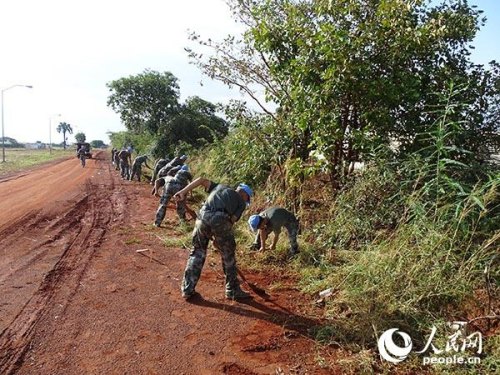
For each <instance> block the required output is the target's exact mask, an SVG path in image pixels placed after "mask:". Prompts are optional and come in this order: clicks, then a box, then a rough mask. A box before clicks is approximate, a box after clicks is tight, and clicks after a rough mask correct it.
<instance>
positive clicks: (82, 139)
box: [75, 132, 87, 143]
mask: <svg viewBox="0 0 500 375" xmlns="http://www.w3.org/2000/svg"><path fill="white" fill-rule="evenodd" d="M75 139H76V141H77V142H79V143H83V142H85V140H86V139H87V136H86V135H85V133H82V132H79V133H76V134H75Z"/></svg>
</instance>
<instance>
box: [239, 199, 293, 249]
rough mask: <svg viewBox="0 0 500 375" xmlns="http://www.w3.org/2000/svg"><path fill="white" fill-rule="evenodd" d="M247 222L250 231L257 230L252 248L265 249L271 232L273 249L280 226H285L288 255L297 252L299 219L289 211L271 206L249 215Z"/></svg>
mask: <svg viewBox="0 0 500 375" xmlns="http://www.w3.org/2000/svg"><path fill="white" fill-rule="evenodd" d="M248 224H249V225H250V228H251V229H252V231H254V232H257V235H256V237H255V241H254V243H253V245H252V249H254V250H260V251H264V250H265V249H266V240H267V237H268V236H269V234H270V233H271V232H273V233H274V238H273V243H272V245H271V250H274V249H275V248H276V244H277V243H278V239H279V235H280V233H281V228H282V227H285V228H286V230H287V231H288V239H289V240H290V251H289V254H288V255H289V256H290V257H292V256H294V255H295V254H297V253H298V252H299V245H298V244H297V234H298V232H299V221H298V220H297V218H296V217H295V215H294V214H293V213H291V212H290V211H288V210H286V209H284V208H281V207H271V208H268V209H267V210H264V211H262V212H261V213H260V214H258V215H252V216H250V218H249V219H248Z"/></svg>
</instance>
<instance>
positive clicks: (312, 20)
mask: <svg viewBox="0 0 500 375" xmlns="http://www.w3.org/2000/svg"><path fill="white" fill-rule="evenodd" d="M230 3H231V4H232V7H233V13H234V14H235V15H236V16H237V17H238V19H239V20H240V21H241V22H242V23H243V24H245V25H246V26H247V27H248V30H247V32H246V33H245V34H244V36H243V38H242V39H241V40H238V39H236V38H234V37H229V38H227V39H226V40H225V41H223V42H222V43H214V42H212V41H210V40H209V41H208V42H204V41H202V42H201V44H202V45H203V46H206V47H210V48H212V50H213V51H214V54H213V55H211V56H210V55H209V56H208V57H206V56H207V55H206V54H204V55H203V57H201V54H196V53H194V52H192V51H191V57H192V58H194V59H195V60H196V61H197V63H198V65H199V66H200V67H201V68H202V69H203V71H204V72H205V73H206V74H207V75H209V76H210V77H212V78H215V79H218V80H220V81H222V82H224V83H226V84H228V85H233V86H237V87H240V89H242V90H243V91H244V92H246V93H248V94H249V95H250V96H251V97H252V98H254V99H257V102H258V104H259V105H260V106H261V108H262V109H263V110H264V112H265V113H268V115H269V116H270V117H272V118H274V120H275V121H276V123H277V124H278V125H279V126H278V127H277V128H278V129H279V131H280V136H281V137H280V138H282V139H284V140H285V142H282V143H281V145H283V146H286V147H288V150H286V149H282V150H280V151H279V152H276V153H275V154H276V155H283V154H286V155H288V156H287V157H288V158H289V160H290V161H291V164H290V165H297V163H298V164H299V168H294V169H297V170H299V171H300V170H302V168H301V166H305V165H307V163H308V158H309V157H310V155H311V152H317V153H319V154H321V155H323V156H324V161H323V162H322V164H320V165H319V166H320V167H321V169H323V170H327V171H328V172H329V175H330V181H331V184H332V187H333V188H334V189H338V188H339V187H340V186H341V185H342V183H343V181H344V179H345V178H346V176H348V175H349V173H350V172H352V170H353V165H354V162H355V161H359V160H364V161H367V160H370V158H371V157H372V156H371V155H372V150H373V149H374V148H376V147H377V146H380V145H388V144H390V143H391V142H394V141H397V142H398V143H399V144H400V147H399V152H400V153H402V154H403V153H411V152H414V151H415V150H421V149H423V148H425V146H426V144H428V142H429V137H427V136H426V135H425V134H426V133H427V132H428V131H429V129H431V127H432V125H433V124H434V123H435V121H436V120H437V115H436V114H435V113H433V111H432V110H431V109H433V108H435V106H437V105H440V104H442V103H440V102H439V98H440V97H443V96H444V93H446V91H447V90H448V87H449V83H450V82H455V84H456V85H460V86H465V87H467V90H460V91H458V95H460V97H459V98H455V100H458V101H461V102H463V103H465V104H466V107H465V108H464V109H463V111H461V112H460V113H458V112H457V113H453V114H450V116H451V118H450V120H457V119H458V118H463V117H465V118H466V119H467V120H466V122H467V123H466V124H464V129H463V131H462V132H461V136H462V139H463V143H462V144H463V145H467V148H469V150H470V151H473V152H470V153H465V152H464V153H462V155H461V156H462V157H469V158H472V157H475V158H477V157H478V156H480V157H481V158H483V159H486V158H488V156H489V155H488V153H487V152H485V150H484V148H481V145H482V144H484V143H485V142H486V140H487V139H489V138H491V137H490V136H491V134H494V133H495V132H498V122H496V121H495V119H497V118H498V105H497V103H498V102H499V101H498V94H499V91H498V87H499V86H498V82H499V73H498V68H497V67H496V65H492V66H493V68H492V69H491V70H489V71H487V70H485V69H484V68H483V67H482V66H478V65H475V64H473V63H472V62H471V61H470V59H469V56H470V46H469V43H470V42H471V41H472V40H473V38H474V36H475V35H476V32H477V30H478V29H479V27H480V26H481V25H482V24H483V23H484V19H481V18H480V15H481V11H479V10H477V9H475V8H472V7H470V6H469V5H468V4H467V2H466V1H462V0H454V1H449V2H447V3H444V4H441V5H438V6H434V7H433V6H431V5H429V2H427V1H424V0H417V1H413V2H407V1H402V0H386V1H379V0H363V1H361V0H317V1H308V0H275V1H268V0H233V1H231V2H230ZM192 39H194V40H199V37H198V36H196V35H194V36H193V37H192ZM259 88H260V89H264V90H265V94H266V98H267V99H268V100H271V101H273V102H274V103H276V104H277V105H278V110H277V111H276V113H271V112H270V111H269V110H268V109H267V108H265V106H264V105H263V104H262V103H261V102H260V101H259V100H258V98H259V96H258V95H257V93H258V89H259ZM495 113H496V114H495ZM263 136H264V137H266V138H268V139H273V138H274V139H276V138H277V137H276V134H264V135H263ZM480 150H481V151H482V152H479V151H480ZM299 178H300V173H299Z"/></svg>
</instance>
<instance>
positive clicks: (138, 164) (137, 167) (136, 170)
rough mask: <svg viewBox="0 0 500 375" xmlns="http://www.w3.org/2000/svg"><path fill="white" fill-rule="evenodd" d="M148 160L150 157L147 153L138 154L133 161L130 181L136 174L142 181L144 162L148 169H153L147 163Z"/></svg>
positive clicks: (138, 179)
mask: <svg viewBox="0 0 500 375" xmlns="http://www.w3.org/2000/svg"><path fill="white" fill-rule="evenodd" d="M148 160H149V159H148V156H147V155H142V156H137V157H136V158H135V159H134V162H133V163H132V173H131V174H130V181H132V180H133V179H134V176H137V181H141V174H142V164H144V165H145V166H146V167H147V168H148V169H151V167H150V166H149V165H148V163H147V161H148Z"/></svg>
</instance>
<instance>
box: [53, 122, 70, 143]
mask: <svg viewBox="0 0 500 375" xmlns="http://www.w3.org/2000/svg"><path fill="white" fill-rule="evenodd" d="M56 130H57V132H58V133H63V147H64V149H65V150H66V133H69V134H73V128H72V127H71V125H70V124H68V123H66V122H60V123H59V125H57V129H56Z"/></svg>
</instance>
